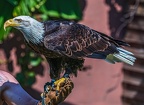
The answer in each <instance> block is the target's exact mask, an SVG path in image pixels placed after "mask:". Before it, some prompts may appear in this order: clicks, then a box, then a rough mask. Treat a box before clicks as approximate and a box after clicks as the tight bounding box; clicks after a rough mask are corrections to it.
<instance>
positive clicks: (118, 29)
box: [105, 0, 128, 39]
mask: <svg viewBox="0 0 144 105" xmlns="http://www.w3.org/2000/svg"><path fill="white" fill-rule="evenodd" d="M105 3H106V4H107V5H108V6H109V7H110V9H109V12H108V16H109V29H110V31H111V36H112V37H114V38H116V39H123V38H124V35H125V32H126V27H125V26H122V24H123V23H124V22H123V21H122V17H123V16H124V14H126V12H128V11H127V10H128V3H127V1H126V0H105Z"/></svg>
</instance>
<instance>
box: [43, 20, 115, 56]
mask: <svg viewBox="0 0 144 105" xmlns="http://www.w3.org/2000/svg"><path fill="white" fill-rule="evenodd" d="M54 24H57V26H56V30H55V31H53V32H51V33H50V32H47V31H48V30H47V29H46V34H45V37H44V45H45V47H46V48H47V49H50V50H52V51H54V52H57V53H59V54H61V55H66V56H68V57H72V58H79V57H85V56H88V55H91V54H92V53H94V52H105V51H107V50H109V53H114V52H116V49H115V47H111V46H115V45H114V44H115V43H116V42H115V41H114V40H112V39H111V38H109V37H106V38H109V40H107V39H106V38H103V37H102V36H101V34H100V33H98V32H96V31H94V30H92V29H90V28H89V27H86V26H84V25H81V24H76V23H69V22H58V23H54ZM49 27H50V26H49ZM53 30H54V29H53ZM47 33H48V34H47ZM112 41H114V43H113V42H112ZM116 44H117V43H116Z"/></svg>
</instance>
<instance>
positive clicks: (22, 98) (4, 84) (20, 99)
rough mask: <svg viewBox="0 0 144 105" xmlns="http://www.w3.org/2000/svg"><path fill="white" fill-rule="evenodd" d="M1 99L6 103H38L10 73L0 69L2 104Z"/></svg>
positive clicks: (29, 104)
mask: <svg viewBox="0 0 144 105" xmlns="http://www.w3.org/2000/svg"><path fill="white" fill-rule="evenodd" d="M2 100H3V101H5V102H6V103H7V104H8V105H36V104H37V103H38V101H37V100H35V99H34V98H32V97H31V96H30V95H29V94H28V93H27V92H26V91H25V90H23V88H22V87H21V86H20V84H19V83H18V81H17V80H16V79H15V78H14V77H13V76H12V75H11V74H9V73H7V72H5V71H2V70H0V105H2Z"/></svg>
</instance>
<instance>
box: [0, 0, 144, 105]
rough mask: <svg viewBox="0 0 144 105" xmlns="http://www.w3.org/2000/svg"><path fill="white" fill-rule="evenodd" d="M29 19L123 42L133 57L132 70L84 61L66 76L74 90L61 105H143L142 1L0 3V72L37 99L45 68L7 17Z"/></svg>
mask: <svg viewBox="0 0 144 105" xmlns="http://www.w3.org/2000/svg"><path fill="white" fill-rule="evenodd" d="M18 15H29V16H31V17H33V18H36V19H37V20H39V21H45V20H54V19H65V20H70V21H75V22H78V23H81V24H84V25H87V26H89V27H90V28H93V29H95V30H97V31H100V32H102V33H105V34H107V35H109V36H112V37H114V38H116V39H120V40H124V41H126V42H128V43H129V44H130V45H131V47H129V48H126V49H128V50H129V51H132V52H133V53H134V54H135V56H136V57H137V60H136V63H135V65H134V66H129V65H126V64H115V65H113V64H109V63H107V62H105V61H103V60H94V59H86V60H85V69H84V70H83V71H80V72H79V73H78V77H72V80H73V82H74V85H75V87H74V89H73V91H72V93H71V94H70V95H69V96H68V97H67V99H66V100H65V102H63V103H61V105H144V61H143V59H144V0H1V1H0V70H5V71H8V72H10V73H11V74H13V75H14V76H15V77H16V79H17V80H18V81H19V82H20V84H21V85H22V87H23V88H24V89H25V90H26V91H27V92H28V93H29V94H30V95H31V96H32V97H34V98H36V99H38V100H40V94H41V92H43V86H44V84H45V83H46V82H47V81H50V77H49V74H48V72H49V71H48V70H49V66H48V63H47V62H46V60H45V59H44V57H43V56H41V55H38V54H35V53H34V52H33V51H32V50H31V49H29V48H28V47H27V46H26V45H25V43H24V40H23V39H24V38H23V36H22V34H21V33H20V32H19V31H18V30H15V29H11V28H9V29H8V30H7V31H4V29H3V24H4V22H5V21H6V20H7V19H10V18H13V17H15V16H18Z"/></svg>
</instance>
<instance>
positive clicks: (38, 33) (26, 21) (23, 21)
mask: <svg viewBox="0 0 144 105" xmlns="http://www.w3.org/2000/svg"><path fill="white" fill-rule="evenodd" d="M10 26H11V27H14V28H16V29H18V30H20V31H21V32H22V33H23V35H24V37H25V39H26V41H27V42H29V41H31V42H32V43H34V44H36V43H39V42H40V40H42V36H43V34H44V25H43V23H41V22H39V21H37V20H35V19H33V18H31V17H30V16H17V17H15V18H13V19H9V20H7V21H6V22H5V23H4V29H5V30H6V28H7V27H10Z"/></svg>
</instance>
